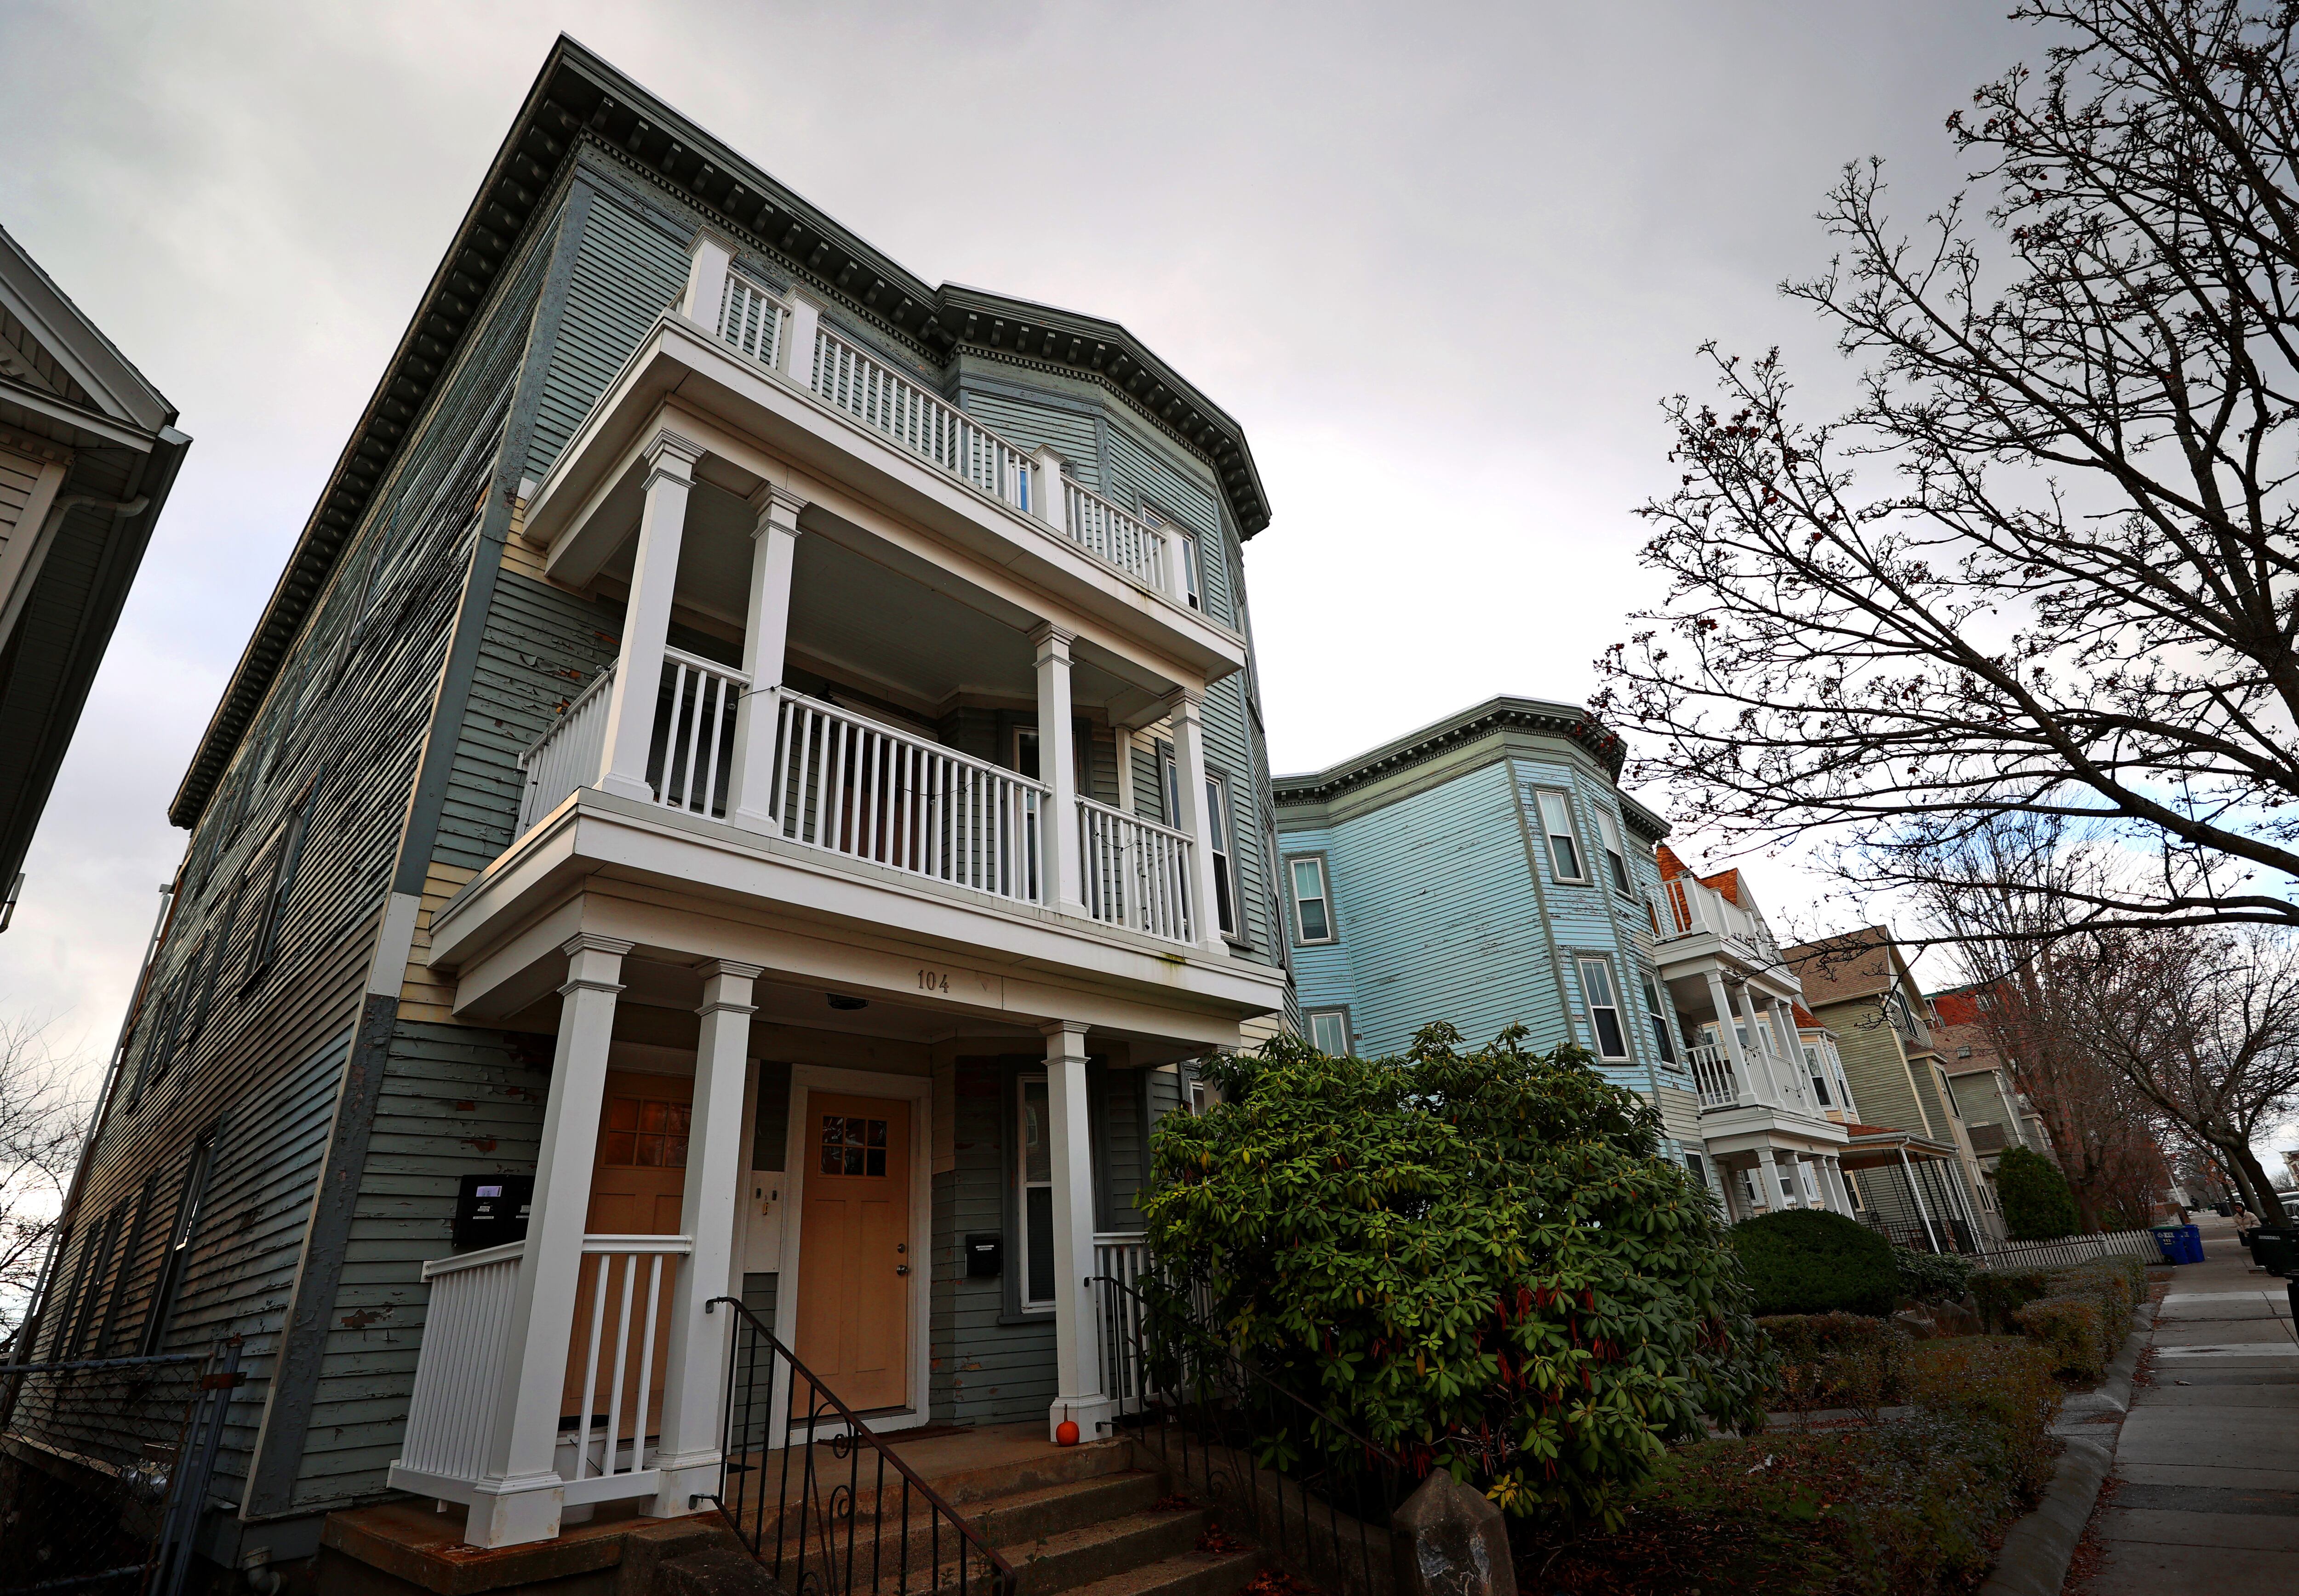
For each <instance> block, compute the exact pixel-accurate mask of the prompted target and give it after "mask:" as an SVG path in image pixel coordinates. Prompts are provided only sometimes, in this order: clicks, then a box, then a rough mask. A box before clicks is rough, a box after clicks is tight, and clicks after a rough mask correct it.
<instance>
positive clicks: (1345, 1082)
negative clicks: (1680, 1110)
mask: <svg viewBox="0 0 2299 1596" xmlns="http://www.w3.org/2000/svg"><path fill="white" fill-rule="evenodd" d="M1525 1034H1526V1033H1525V1032H1524V1030H1523V1028H1521V1027H1515V1028H1512V1029H1511V1030H1507V1031H1505V1032H1503V1033H1502V1034H1501V1035H1500V1036H1499V1037H1498V1038H1496V1039H1495V1040H1494V1041H1493V1043H1492V1044H1491V1045H1490V1046H1486V1047H1481V1048H1478V1049H1476V1050H1474V1051H1473V1052H1462V1051H1460V1050H1459V1044H1460V1039H1461V1038H1460V1036H1459V1033H1458V1032H1457V1031H1456V1030H1453V1028H1452V1027H1450V1026H1448V1025H1432V1026H1430V1027H1429V1028H1427V1029H1426V1030H1423V1031H1422V1032H1421V1034H1420V1035H1419V1036H1418V1037H1417V1038H1415V1042H1414V1045H1413V1047H1412V1048H1411V1050H1410V1051H1409V1052H1408V1053H1407V1054H1405V1056H1403V1057H1401V1058H1389V1059H1354V1058H1333V1057H1330V1056H1328V1055H1326V1054H1321V1053H1319V1052H1317V1051H1316V1050H1315V1048H1313V1047H1311V1046H1308V1045H1307V1043H1306V1042H1303V1041H1302V1040H1300V1039H1299V1038H1292V1037H1280V1038H1275V1039H1274V1040H1273V1041H1271V1042H1270V1043H1269V1044H1267V1045H1266V1046H1264V1047H1263V1048H1262V1049H1261V1050H1260V1051H1259V1052H1257V1053H1255V1054H1244V1055H1240V1056H1238V1057H1235V1058H1231V1059H1226V1060H1223V1061H1220V1062H1218V1063H1214V1064H1212V1065H1209V1066H1208V1068H1207V1071H1206V1073H1207V1075H1208V1078H1209V1079H1212V1080H1213V1081H1214V1083H1215V1084H1216V1086H1218V1087H1220V1088H1221V1092H1222V1096H1223V1098H1224V1101H1222V1102H1221V1103H1220V1104H1217V1105H1216V1107H1214V1108H1213V1109H1212V1110H1211V1111H1210V1112H1207V1113H1205V1114H1203V1115H1200V1116H1197V1117H1188V1116H1182V1115H1174V1116H1169V1117H1168V1118H1167V1119H1166V1120H1165V1121H1163V1122H1162V1123H1161V1124H1160V1126H1159V1128H1158V1134H1157V1137H1156V1141H1155V1144H1154V1152H1153V1170H1154V1187H1153V1190H1152V1192H1151V1194H1150V1195H1149V1196H1148V1197H1147V1199H1146V1200H1145V1211H1146V1213H1147V1215H1148V1223H1149V1232H1150V1249H1151V1252H1152V1253H1153V1255H1154V1256H1155V1258H1156V1259H1157V1261H1158V1266H1159V1269H1161V1270H1162V1271H1163V1272H1164V1273H1163V1278H1164V1281H1165V1284H1164V1286H1162V1287H1160V1288H1157V1291H1156V1297H1157V1300H1156V1301H1155V1302H1154V1303H1153V1309H1154V1311H1155V1317H1156V1318H1157V1319H1158V1320H1159V1321H1161V1334H1163V1335H1166V1336H1174V1335H1180V1334H1199V1335H1211V1336H1218V1337H1219V1338H1220V1339H1221V1340H1222V1341H1223V1342H1224V1343H1225V1344H1228V1345H1230V1346H1231V1347H1232V1348H1234V1349H1235V1350H1236V1351H1238V1352H1241V1354H1242V1355H1243V1356H1244V1357H1246V1358H1247V1359H1248V1360H1249V1361H1250V1362H1251V1363H1252V1365H1253V1366H1254V1367H1256V1368H1257V1369H1259V1370H1260V1371H1261V1372H1262V1373H1263V1374H1265V1375H1266V1376H1267V1377H1269V1378H1271V1379H1273V1380H1274V1381H1276V1382H1277V1383H1278V1384H1279V1385H1282V1386H1284V1387H1285V1388H1286V1389H1288V1390H1290V1391H1291V1392H1293V1393H1295V1394H1297V1395H1299V1396H1300V1397H1302V1398H1303V1399H1304V1400H1305V1401H1306V1402H1308V1403H1309V1404H1310V1405H1311V1406H1313V1407H1315V1408H1319V1409H1322V1410H1324V1411H1325V1412H1327V1413H1328V1414H1330V1415H1331V1416H1332V1418H1333V1419H1334V1420H1336V1421H1338V1424H1339V1425H1340V1426H1346V1427H1347V1428H1348V1429H1349V1430H1351V1431H1354V1432H1356V1433H1357V1434H1358V1435H1363V1436H1365V1437H1366V1438H1367V1439H1370V1440H1371V1441H1373V1442H1374V1443H1376V1444H1378V1445H1380V1446H1382V1447H1384V1448H1387V1449H1389V1450H1390V1451H1392V1452H1394V1453H1395V1454H1396V1455H1397V1456H1398V1457H1399V1458H1400V1459H1402V1460H1404V1462H1405V1464H1406V1466H1407V1468H1408V1469H1409V1470H1411V1471H1414V1472H1425V1471H1426V1470H1428V1469H1430V1468H1446V1469H1449V1470H1450V1471H1452V1472H1453V1473H1454V1474H1455V1475H1456V1476H1458V1477H1460V1478H1462V1479H1464V1480H1465V1481H1468V1482H1469V1483H1471V1484H1475V1485H1476V1486H1478V1487H1479V1488H1480V1489H1481V1490H1483V1491H1485V1492H1486V1493H1488V1494H1489V1495H1490V1497H1491V1498H1492V1499H1493V1500H1494V1501H1497V1502H1498V1503H1499V1504H1500V1505H1501V1506H1502V1507H1503V1508H1505V1509H1507V1510H1508V1511H1510V1512H1512V1513H1515V1514H1519V1515H1527V1514H1533V1513H1541V1512H1547V1513H1555V1514H1560V1515H1563V1516H1564V1517H1569V1518H1572V1519H1574V1520H1576V1521H1585V1520H1594V1521H1598V1522H1605V1523H1611V1522H1614V1521H1616V1519H1617V1512H1618V1509H1617V1507H1616V1505H1615V1502H1616V1499H1617V1497H1618V1495H1619V1493H1621V1492H1622V1491H1623V1489H1624V1488H1625V1487H1629V1486H1631V1485H1633V1484H1637V1483H1638V1482H1639V1481H1642V1480H1644V1479H1646V1478H1647V1477H1649V1476H1650V1475H1651V1474H1652V1472H1653V1470H1654V1468H1656V1466H1657V1465H1658V1463H1659V1462H1660V1460H1661V1458H1662V1456H1663V1453H1664V1444H1665V1443H1667V1442H1669V1441H1672V1440H1677V1439H1682V1438H1687V1437H1691V1436H1696V1435H1700V1434H1702V1433H1703V1426H1702V1418H1703V1416H1704V1415H1706V1417H1707V1418H1711V1419H1714V1421H1715V1422H1717V1423H1719V1424H1721V1425H1723V1426H1747V1425H1752V1424H1754V1423H1755V1421H1756V1418H1757V1416H1758V1414H1759V1412H1760V1399H1761V1395H1762V1393H1763V1392H1764V1389H1765V1388H1766V1384H1767V1374H1768V1371H1767V1370H1766V1369H1764V1367H1763V1364H1764V1357H1765V1354H1764V1351H1763V1346H1764V1343H1763V1340H1762V1338H1761V1336H1759V1335H1758V1333H1757V1331H1756V1328H1755V1322H1754V1320H1753V1319H1750V1317H1749V1314H1748V1302H1749V1297H1748V1293H1747V1288H1746V1286H1744V1285H1743V1284H1742V1282H1741V1279H1740V1275H1739V1264H1738V1263H1737V1262H1736V1261H1735V1260H1734V1257H1733V1254H1732V1252H1731V1249H1730V1247H1729V1246H1728V1245H1726V1244H1725V1240H1724V1236H1723V1224H1722V1220H1721V1219H1720V1217H1719V1216H1718V1213H1717V1211H1716V1209H1715V1206H1714V1203H1713V1201H1712V1200H1711V1199H1710V1197H1709V1195H1708V1194H1707V1193H1706V1191H1705V1190H1704V1189H1703V1188H1702V1187H1701V1186H1700V1185H1699V1183H1698V1182H1697V1181H1696V1180H1695V1179H1694V1178H1692V1177H1691V1176H1690V1174H1689V1173H1688V1171H1687V1170H1685V1169H1684V1167H1683V1166H1682V1165H1681V1163H1679V1162H1676V1161H1675V1160H1673V1159H1672V1158H1669V1157H1667V1156H1664V1151H1663V1146H1662V1138H1661V1127H1660V1121H1659V1118H1658V1116H1657V1115H1656V1113H1655V1112H1654V1111H1653V1109H1652V1108H1651V1107H1650V1106H1649V1105H1648V1104H1646V1103H1645V1102H1644V1101H1643V1099H1641V1098H1639V1096H1636V1095H1635V1094H1634V1093H1632V1092H1630V1091H1627V1090H1625V1089H1623V1088H1622V1087H1615V1086H1613V1085H1611V1084H1610V1083H1608V1082H1606V1080H1605V1079H1603V1078H1602V1077H1601V1076H1599V1075H1598V1073H1597V1072H1596V1071H1594V1070H1593V1069H1591V1068H1590V1067H1589V1054H1587V1053H1586V1052H1585V1051H1583V1050H1581V1049H1580V1048H1577V1047H1571V1046H1567V1047H1561V1048H1558V1049H1557V1050H1556V1051H1555V1052H1553V1053H1548V1054H1536V1053H1532V1052H1530V1051H1528V1050H1526V1049H1525V1047H1524V1046H1523V1040H1524V1037H1525ZM1183 1320H1186V1321H1188V1324H1187V1325H1186V1326H1185V1325H1184V1324H1183V1322H1182V1321H1183ZM1191 1326H1193V1327H1195V1329H1194V1330H1191V1328H1189V1327H1191ZM1307 1427H1308V1428H1309V1429H1311V1430H1314V1431H1315V1432H1317V1433H1315V1434H1299V1433H1293V1434H1289V1435H1282V1436H1266V1437H1263V1438H1262V1440H1263V1442H1264V1443H1265V1446H1266V1448H1268V1449H1270V1450H1273V1451H1274V1452H1275V1453H1276V1454H1277V1455H1280V1456H1294V1455H1299V1454H1302V1453H1305V1452H1315V1453H1321V1454H1323V1457H1322V1461H1324V1463H1327V1464H1330V1465H1333V1466H1336V1467H1339V1468H1343V1469H1346V1468H1349V1467H1350V1466H1352V1464H1353V1463H1356V1462H1361V1461H1362V1453H1363V1451H1364V1448H1363V1446H1362V1444H1360V1443H1356V1442H1353V1441H1351V1440H1350V1439H1349V1436H1347V1435H1343V1434H1341V1433H1340V1430H1339V1429H1337V1428H1335V1427H1334V1426H1327V1425H1310V1426H1307ZM1352 1454H1356V1455H1355V1456H1354V1457H1353V1455H1352Z"/></svg>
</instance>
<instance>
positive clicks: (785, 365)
mask: <svg viewBox="0 0 2299 1596" xmlns="http://www.w3.org/2000/svg"><path fill="white" fill-rule="evenodd" d="M821 325H822V303H821V302H820V301H818V300H817V299H815V298H814V297H813V296H812V295H811V294H807V293H805V292H804V291H803V290H801V289H797V288H793V289H792V290H791V292H790V320H789V321H788V322H787V323H785V324H784V327H783V333H782V338H783V342H782V347H781V348H780V349H778V350H776V351H775V364H776V366H778V367H779V368H781V369H782V373H783V375H784V376H787V377H788V378H790V380H791V381H793V382H794V383H796V384H797V385H799V386H800V387H801V388H811V387H812V386H814V334H815V329H816V328H818V327H820V326H821Z"/></svg>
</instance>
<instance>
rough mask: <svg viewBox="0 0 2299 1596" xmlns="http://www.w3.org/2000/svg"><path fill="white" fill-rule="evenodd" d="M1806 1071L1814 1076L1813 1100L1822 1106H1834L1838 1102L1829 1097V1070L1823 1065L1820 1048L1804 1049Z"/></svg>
mask: <svg viewBox="0 0 2299 1596" xmlns="http://www.w3.org/2000/svg"><path fill="white" fill-rule="evenodd" d="M1804 1072H1805V1074H1807V1075H1809V1076H1811V1077H1812V1095H1813V1101H1814V1102H1816V1103H1818V1104H1820V1105H1821V1107H1822V1108H1834V1107H1835V1106H1836V1104H1833V1103H1831V1102H1830V1101H1829V1099H1828V1071H1826V1070H1824V1069H1822V1067H1821V1063H1820V1049H1819V1048H1817V1047H1807V1048H1805V1050H1804Z"/></svg>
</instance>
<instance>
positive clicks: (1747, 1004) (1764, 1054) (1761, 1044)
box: [1740, 985, 1789, 1108]
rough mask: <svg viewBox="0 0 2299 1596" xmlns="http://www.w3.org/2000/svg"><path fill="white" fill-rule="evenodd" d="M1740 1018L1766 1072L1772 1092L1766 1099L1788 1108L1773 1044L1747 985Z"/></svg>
mask: <svg viewBox="0 0 2299 1596" xmlns="http://www.w3.org/2000/svg"><path fill="white" fill-rule="evenodd" d="M1740 1019H1741V1021H1743V1022H1744V1023H1745V1024H1746V1025H1747V1028H1748V1042H1749V1045H1750V1046H1751V1047H1752V1048H1753V1049H1754V1050H1755V1055H1756V1063H1757V1066H1758V1067H1759V1068H1760V1069H1762V1070H1763V1071H1764V1084H1765V1086H1766V1087H1769V1088H1770V1089H1771V1092H1772V1096H1769V1097H1767V1098H1766V1099H1765V1101H1766V1102H1768V1103H1770V1104H1773V1105H1774V1106H1775V1107H1779V1108H1786V1107H1787V1106H1788V1102H1789V1097H1788V1093H1787V1092H1786V1091H1784V1090H1783V1089H1782V1088H1781V1087H1780V1075H1779V1073H1778V1071H1775V1070H1774V1069H1773V1068H1772V1053H1773V1048H1772V1041H1771V1039H1770V1038H1767V1037H1766V1036H1765V1035H1764V1021H1762V1020H1760V1019H1758V1018H1757V1017H1756V1005H1755V999H1753V998H1751V997H1750V996H1748V988H1747V987H1746V986H1745V985H1744V986H1743V987H1741V988H1740Z"/></svg>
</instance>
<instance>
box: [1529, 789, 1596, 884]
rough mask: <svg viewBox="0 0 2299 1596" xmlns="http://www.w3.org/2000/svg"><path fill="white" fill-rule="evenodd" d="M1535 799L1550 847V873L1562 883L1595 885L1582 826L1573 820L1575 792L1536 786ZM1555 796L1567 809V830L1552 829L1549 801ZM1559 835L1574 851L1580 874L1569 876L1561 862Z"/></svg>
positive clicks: (1546, 842) (1545, 839) (1545, 842)
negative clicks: (1550, 825) (1582, 843)
mask: <svg viewBox="0 0 2299 1596" xmlns="http://www.w3.org/2000/svg"><path fill="white" fill-rule="evenodd" d="M1532 798H1533V810H1534V813H1535V814H1537V815H1539V816H1540V835H1541V840H1542V842H1543V843H1544V844H1545V845H1546V847H1547V848H1548V873H1549V874H1550V875H1551V876H1552V877H1554V878H1555V879H1556V881H1558V882H1559V883H1562V884H1565V885H1570V886H1574V887H1586V886H1589V885H1591V884H1592V883H1591V881H1590V880H1589V861H1588V858H1587V852H1588V850H1587V849H1586V848H1582V847H1581V831H1580V828H1579V827H1578V826H1577V825H1576V824H1575V823H1573V795H1572V794H1571V793H1569V792H1567V791H1565V790H1564V789H1563V788H1560V787H1536V788H1534V789H1533V790H1532ZM1551 798H1555V799H1556V801H1557V803H1558V804H1559V805H1560V806H1562V807H1563V810H1564V830H1563V831H1552V830H1550V829H1549V820H1550V815H1549V813H1548V800H1549V799H1551ZM1559 837H1562V838H1564V841H1565V845H1566V846H1567V847H1568V848H1571V849H1572V850H1573V864H1574V865H1575V866H1576V867H1577V868H1578V869H1579V870H1580V872H1581V873H1580V874H1579V875H1567V874H1566V873H1565V872H1564V866H1563V865H1562V864H1560V863H1559V862H1558V860H1557V857H1556V839H1558V838H1559Z"/></svg>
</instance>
